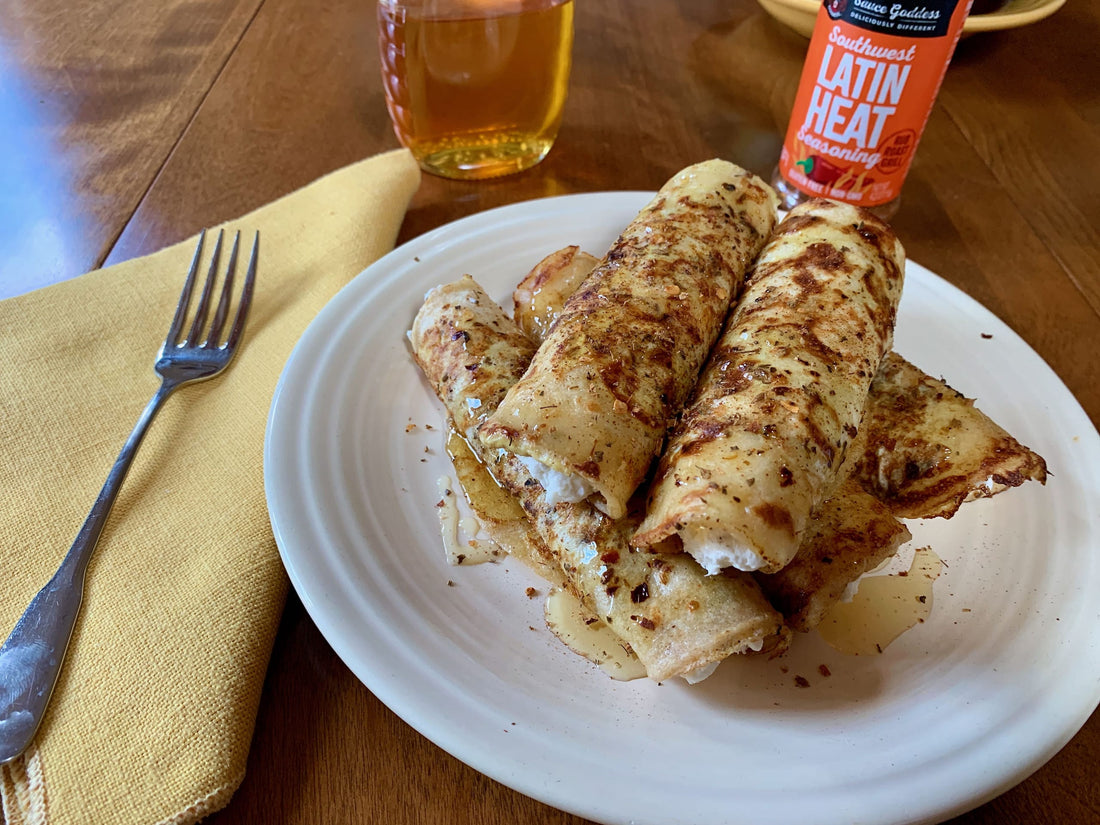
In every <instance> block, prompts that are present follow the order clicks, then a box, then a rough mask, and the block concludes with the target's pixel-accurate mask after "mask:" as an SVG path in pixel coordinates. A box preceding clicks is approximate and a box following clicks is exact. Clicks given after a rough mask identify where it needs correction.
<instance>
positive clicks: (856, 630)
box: [817, 547, 943, 656]
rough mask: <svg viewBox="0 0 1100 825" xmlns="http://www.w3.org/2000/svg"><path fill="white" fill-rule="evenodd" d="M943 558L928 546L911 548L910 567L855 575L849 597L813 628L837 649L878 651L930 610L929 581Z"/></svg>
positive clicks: (937, 572)
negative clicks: (852, 593) (854, 587)
mask: <svg viewBox="0 0 1100 825" xmlns="http://www.w3.org/2000/svg"><path fill="white" fill-rule="evenodd" d="M942 564H943V563H942V562H941V561H940V558H939V556H937V555H936V554H935V553H934V552H933V551H932V549H931V548H929V547H921V548H918V549H917V550H916V551H915V552H914V553H913V561H912V563H911V564H910V566H909V570H908V571H907V572H904V573H895V574H892V575H888V576H874V575H869V576H865V577H864V578H862V579H860V580H859V588H858V589H857V590H856V593H855V596H853V597H852V600H851V601H848V602H840V603H838V604H836V605H835V606H834V607H833V608H832V609H831V610H830V611H829V612H828V613H827V614H826V615H825V618H824V620H822V622H821V624H820V625H818V628H817V631H818V633H819V634H821V638H822V639H824V640H825V641H826V643H828V645H829V646H830V647H832V648H834V649H836V650H839V651H840V652H841V653H851V654H854V655H856V656H866V655H871V654H875V653H882V651H883V650H885V649H886V646H887V645H889V644H890V643H891V642H892V641H894V639H896V638H898V636H900V635H901V634H902V633H904V632H905V631H907V630H909V629H910V628H911V627H913V626H914V625H917V624H919V623H920V622H923V621H924V620H925V619H927V618H928V615H929V614H930V613H931V612H932V583H933V582H934V581H935V580H936V579H937V578H938V577H939V575H940V570H941V567H942Z"/></svg>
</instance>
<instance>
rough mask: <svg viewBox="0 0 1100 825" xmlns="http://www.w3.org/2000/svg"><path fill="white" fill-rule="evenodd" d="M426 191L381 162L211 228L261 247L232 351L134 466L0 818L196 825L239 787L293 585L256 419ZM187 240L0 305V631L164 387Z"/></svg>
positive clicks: (12, 822)
mask: <svg viewBox="0 0 1100 825" xmlns="http://www.w3.org/2000/svg"><path fill="white" fill-rule="evenodd" d="M419 180H420V173H419V171H418V169H417V166H416V163H415V162H414V161H413V159H412V157H411V156H410V155H409V154H408V153H407V152H406V151H405V150H399V151H395V152H390V153H387V154H383V155H379V156H377V157H374V158H370V159H368V160H365V161H362V162H360V163H357V164H355V165H353V166H349V167H347V168H345V169H342V170H339V171H337V172H334V173H333V174H331V175H328V176H326V177H324V178H322V179H320V180H318V181H316V182H314V183H313V184H310V185H309V186H307V187H305V188H304V189H301V190H299V191H297V192H295V193H293V194H291V195H288V196H286V197H285V198H282V199H281V200H278V201H276V202H274V203H272V204H270V205H268V206H265V207H263V208H261V209H258V210H257V211H255V212H253V213H251V214H249V215H246V216H244V217H242V218H240V219H239V220H237V221H233V222H232V223H230V224H227V225H226V228H227V230H229V229H237V228H240V229H241V230H242V245H244V241H245V239H246V238H247V239H248V242H249V243H250V242H251V237H252V231H253V230H255V229H259V230H260V233H261V240H260V259H259V260H260V263H259V274H258V279H257V285H256V293H255V298H254V302H253V306H252V311H251V315H250V317H249V320H248V326H247V328H246V330H245V336H244V343H243V348H242V349H241V351H240V352H239V353H238V357H237V359H236V360H235V361H234V363H233V364H232V365H231V366H230V368H229V370H228V371H227V372H226V373H224V374H223V375H221V376H220V377H218V378H216V379H214V380H213V381H208V382H204V383H201V384H196V385H193V386H189V387H184V388H183V389H182V390H180V391H178V392H177V393H176V394H175V395H174V396H173V397H172V398H171V399H170V400H169V401H168V403H167V404H166V405H165V407H164V408H163V410H162V411H161V413H160V414H159V416H158V417H157V419H156V421H154V423H153V426H152V429H151V431H150V432H149V435H148V437H147V438H146V440H145V443H144V444H143V445H142V447H141V450H140V452H139V453H138V456H137V459H136V461H135V463H134V466H133V468H132V469H131V471H130V475H129V477H128V478H127V480H126V483H125V485H124V487H123V489H122V493H121V495H120V497H119V499H118V501H117V503H116V504H115V508H114V512H113V514H112V517H111V519H110V521H109V523H108V524H107V527H106V530H105V531H104V534H103V536H102V538H101V540H100V543H99V548H98V550H97V551H96V554H95V556H94V558H93V559H92V563H91V566H90V568H89V570H88V578H87V583H86V588H85V601H84V606H83V608H82V611H81V615H80V619H79V620H78V622H77V625H76V631H75V634H74V636H73V640H72V644H71V646H70V648H69V655H68V659H67V661H66V665H65V668H64V669H63V671H62V674H61V679H60V681H59V683H58V686H57V692H56V694H55V696H54V699H53V702H52V703H51V706H50V708H49V710H48V712H47V715H46V717H45V719H44V721H43V724H42V727H41V728H40V729H39V732H38V735H37V737H36V743H35V744H34V745H33V746H32V747H31V749H30V750H29V751H28V752H27V753H26V754H25V755H24V756H23V757H21V758H20V759H18V760H16V761H15V762H13V763H11V764H9V765H7V766H5V767H4V768H3V770H2V774H0V789H2V795H3V805H4V816H5V818H6V820H7V822H8V825H24V823H26V825H30V824H31V823H34V824H35V825H41V823H51V825H67V824H68V823H96V824H97V825H112V823H141V824H142V825H144V824H145V823H157V822H164V823H190V822H194V821H196V820H198V819H200V818H201V817H203V816H205V815H207V814H209V813H211V812H213V811H215V810H217V809H219V808H221V807H223V806H224V805H225V804H226V803H227V802H228V800H229V797H230V796H231V795H232V793H233V791H234V790H235V789H236V788H237V786H238V785H239V784H240V782H241V780H242V778H243V775H244V769H245V762H246V757H247V753H248V747H249V743H250V740H251V737H252V730H253V726H254V724H255V715H256V709H257V705H258V702H259V696H260V691H261V688H262V686H263V680H264V673H265V670H266V667H267V661H268V657H269V655H270V651H271V644H272V641H273V639H274V635H275V631H276V628H277V625H278V622H279V616H280V613H281V610H282V606H283V600H284V597H285V594H286V587H287V583H286V578H285V574H284V571H283V569H282V565H281V563H280V561H279V556H278V552H277V549H276V547H275V541H274V539H273V537H272V534H271V528H270V524H269V522H268V515H267V508H266V506H265V500H264V488H263V467H262V455H263V439H264V427H265V424H266V418H267V411H268V405H269V403H270V401H271V396H272V393H273V391H274V388H275V384H276V381H277V379H278V377H279V373H280V371H281V369H282V367H283V364H284V362H285V361H286V359H287V357H288V355H289V354H290V351H291V349H292V348H293V346H294V344H295V343H296V342H297V340H298V338H299V336H300V334H301V333H302V331H303V330H304V329H305V327H306V326H307V324H308V323H309V322H310V320H312V318H313V317H314V316H315V315H316V313H317V312H318V311H319V310H320V309H321V307H322V306H324V304H325V303H326V302H327V301H328V300H329V299H330V298H331V297H332V296H333V295H334V294H335V293H336V292H337V291H338V290H339V289H340V288H341V287H342V286H343V285H344V284H346V283H347V282H348V281H349V280H350V279H351V278H352V277H353V276H354V275H356V274H357V273H358V272H359V271H360V270H361V269H363V268H364V267H365V266H367V265H368V264H370V263H371V262H372V261H374V260H375V259H377V258H378V257H380V256H381V255H383V254H384V253H385V252H387V251H388V250H389V249H390V248H391V247H392V245H393V243H394V240H395V238H396V236H397V231H398V228H399V227H400V225H401V221H402V219H403V217H404V213H405V209H406V208H407V206H408V202H409V199H410V198H411V196H412V194H413V192H414V191H415V190H416V187H417V185H418V184H419ZM208 239H209V235H208ZM211 246H212V244H211V243H208V244H207V254H209V250H210V248H211ZM194 247H195V240H194V239H191V240H188V241H185V242H184V243H181V244H178V245H176V246H173V247H170V248H168V249H164V250H162V251H160V252H158V253H156V254H154V255H150V256H148V257H146V258H140V259H137V260H133V261H127V262H125V263H122V264H118V265H116V266H112V267H110V268H108V269H103V270H99V271H96V272H92V273H89V274H87V275H85V276H83V277H80V278H76V279H73V280H71V281H67V282H64V283H61V284H58V285H56V286H52V287H48V288H46V289H42V290H39V291H37V292H33V293H30V294H28V295H23V296H19V297H16V298H10V299H8V300H6V301H0V444H2V447H0V450H2V453H0V454H2V456H3V458H2V460H0V635H2V636H5V637H6V636H7V634H8V633H9V632H10V631H11V628H12V627H13V626H14V625H15V622H16V620H17V619H18V617H19V615H20V614H21V613H22V611H23V609H24V607H25V606H26V605H27V603H28V602H29V601H30V600H31V598H32V597H33V596H34V594H35V593H36V592H37V591H38V589H39V588H40V587H41V586H42V585H43V584H44V583H45V582H46V581H47V580H48V579H49V577H50V576H51V575H52V572H53V570H54V568H55V567H56V566H57V564H58V563H59V562H60V561H61V558H62V556H63V555H64V553H65V551H66V550H68V548H69V545H70V544H71V543H72V540H73V538H74V537H75V535H76V532H77V530H78V529H79V527H80V525H81V523H82V522H83V520H84V517H85V516H86V514H87V511H88V509H89V508H90V507H91V505H92V502H93V501H94V499H95V496H96V495H97V493H98V492H99V488H100V486H101V485H102V483H103V481H104V480H105V479H106V476H107V471H108V470H109V469H110V466H111V464H112V462H113V461H114V459H115V457H116V456H117V454H118V451H119V450H120V449H121V448H122V444H123V442H124V441H125V439H126V436H127V435H128V434H129V432H130V429H131V428H132V427H133V425H134V424H135V423H136V421H137V418H138V414H139V413H140V412H141V410H142V408H143V407H144V405H145V403H146V402H147V401H148V399H149V398H150V397H151V396H152V394H153V392H154V390H155V389H156V387H157V383H158V382H157V377H156V375H155V374H154V372H153V369H152V365H153V360H154V357H155V355H156V352H157V350H158V348H159V346H160V344H161V342H162V341H163V339H164V336H165V334H166V333H167V330H168V325H169V322H170V320H171V315H172V309H173V307H174V306H175V304H176V301H177V300H178V298H179V291H180V288H181V286H182V285H183V279H184V276H185V274H186V272H187V267H188V264H189V262H190V259H191V255H192V253H193V252H194ZM222 260H223V262H224V261H225V258H224V256H223V258H222ZM243 271H244V266H243V264H241V265H239V266H238V272H239V273H243Z"/></svg>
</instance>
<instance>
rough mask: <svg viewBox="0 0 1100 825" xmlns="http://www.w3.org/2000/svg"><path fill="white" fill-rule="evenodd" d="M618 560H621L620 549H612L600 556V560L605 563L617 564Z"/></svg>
mask: <svg viewBox="0 0 1100 825" xmlns="http://www.w3.org/2000/svg"><path fill="white" fill-rule="evenodd" d="M618 560H619V551H618V550H612V551H610V552H608V553H604V554H603V555H602V556H600V561H602V562H603V563H604V564H615V563H616V562H618Z"/></svg>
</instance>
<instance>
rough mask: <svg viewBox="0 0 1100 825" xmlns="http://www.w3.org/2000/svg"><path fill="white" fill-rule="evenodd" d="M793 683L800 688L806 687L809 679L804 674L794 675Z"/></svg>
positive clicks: (808, 684)
mask: <svg viewBox="0 0 1100 825" xmlns="http://www.w3.org/2000/svg"><path fill="white" fill-rule="evenodd" d="M794 683H795V685H797V686H798V687H800V688H808V687H809V686H810V680H809V679H807V678H806V677H805V676H795V677H794Z"/></svg>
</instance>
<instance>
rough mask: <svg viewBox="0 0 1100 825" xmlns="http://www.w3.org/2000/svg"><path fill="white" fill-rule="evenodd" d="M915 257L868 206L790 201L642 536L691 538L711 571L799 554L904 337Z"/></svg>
mask: <svg viewBox="0 0 1100 825" xmlns="http://www.w3.org/2000/svg"><path fill="white" fill-rule="evenodd" d="M904 262H905V253H904V250H903V249H902V246H901V244H900V243H899V242H898V240H897V238H896V237H895V236H894V234H893V232H892V231H891V230H890V228H889V227H888V226H887V225H886V224H885V223H883V222H882V221H881V220H879V219H878V218H876V217H875V216H873V215H872V214H871V213H869V212H866V211H865V210H862V209H859V208H858V207H853V206H849V205H844V204H838V203H833V202H830V201H824V200H812V201H809V202H807V203H805V204H802V205H801V206H798V207H795V208H794V209H792V210H791V212H790V213H789V215H788V216H787V217H786V218H785V219H784V221H783V223H782V224H780V226H779V227H778V228H777V230H776V231H775V233H774V235H773V236H772V238H771V240H769V242H768V244H767V246H766V247H765V249H764V251H763V252H762V253H761V254H760V258H759V260H758V261H757V264H756V267H755V269H754V271H753V273H752V275H751V276H750V278H749V281H748V284H747V285H746V287H745V291H744V293H743V295H742V297H741V299H740V301H739V303H738V304H737V307H736V309H735V310H734V312H733V313H732V314H731V317H730V320H729V321H728V322H727V325H726V329H725V331H724V332H723V334H722V338H721V341H720V342H719V343H718V345H717V346H716V347H715V349H714V352H713V353H712V355H711V357H710V360H709V362H708V364H707V367H706V369H705V371H704V373H703V376H702V377H701V379H700V381H699V386H698V388H697V389H696V395H695V398H694V400H693V401H692V403H691V405H690V407H689V408H688V409H687V410H686V411H685V413H684V416H683V419H682V421H681V423H680V425H679V426H678V428H677V429H676V431H675V432H674V434H673V436H672V438H671V439H670V442H669V445H668V447H667V449H666V450H665V453H664V455H663V456H662V458H661V462H660V464H659V466H658V469H657V474H656V477H655V480H654V483H653V486H652V488H651V490H650V499H649V508H648V511H647V513H646V518H645V521H644V522H643V523H642V525H641V527H640V529H639V531H638V533H637V534H636V535H635V536H634V542H635V544H636V545H637V546H639V547H645V548H654V549H672V550H677V549H680V546H681V545H682V547H683V549H685V550H687V551H688V552H689V553H691V554H692V555H693V556H695V558H696V559H697V560H698V561H699V562H700V563H701V564H702V565H703V567H705V568H706V569H707V570H708V571H710V572H717V571H718V570H719V569H721V568H724V567H728V566H734V567H737V568H739V569H742V570H762V571H764V572H770V573H773V572H776V571H778V570H781V569H782V568H783V567H784V566H785V565H786V564H787V563H788V562H790V560H791V559H792V558H793V557H794V555H795V552H796V551H797V549H798V545H799V542H800V541H801V538H802V535H803V532H804V531H805V530H806V528H807V525H808V524H809V519H810V515H811V513H812V512H813V511H814V509H815V508H817V507H818V506H820V505H821V504H822V503H823V502H824V501H825V500H826V499H827V498H828V497H829V496H830V495H832V493H833V492H834V490H835V489H836V487H837V485H838V484H839V482H840V480H841V478H840V477H839V468H840V466H841V463H842V461H843V459H844V456H845V451H846V449H847V446H848V444H849V442H850V441H851V440H852V438H853V437H854V436H855V434H856V432H857V429H858V427H859V424H860V421H861V419H862V417H863V409H864V406H865V405H866V402H867V394H868V390H869V389H870V386H871V381H872V379H873V377H874V375H875V372H876V371H877V370H878V368H879V364H880V363H881V361H882V358H883V356H884V355H885V354H886V353H887V352H888V351H889V349H890V346H891V344H892V340H893V328H894V320H895V317H896V313H897V306H898V301H899V299H900V297H901V289H902V278H903V268H904ZM669 538H678V539H679V542H675V544H674V545H673V542H668V541H666V540H667V539H669ZM670 545H673V546H671V547H670Z"/></svg>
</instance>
